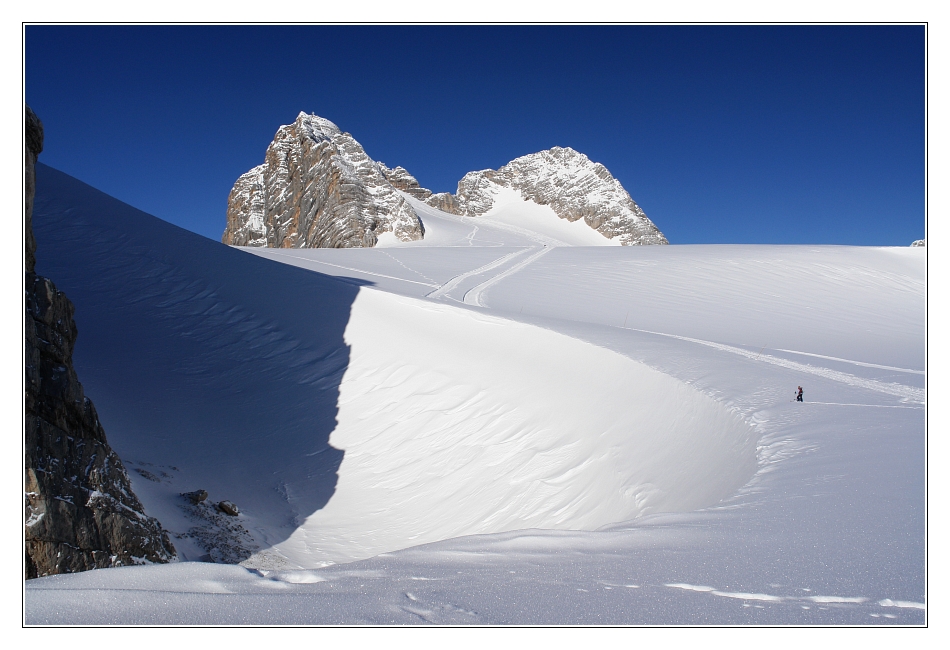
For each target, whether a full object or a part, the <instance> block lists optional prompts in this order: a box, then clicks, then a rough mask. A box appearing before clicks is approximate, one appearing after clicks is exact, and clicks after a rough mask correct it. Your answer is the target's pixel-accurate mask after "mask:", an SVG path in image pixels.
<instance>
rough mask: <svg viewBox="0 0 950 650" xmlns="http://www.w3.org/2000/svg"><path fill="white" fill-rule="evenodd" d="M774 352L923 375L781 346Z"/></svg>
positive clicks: (922, 372) (922, 373)
mask: <svg viewBox="0 0 950 650" xmlns="http://www.w3.org/2000/svg"><path fill="white" fill-rule="evenodd" d="M775 351H776V352H788V353H789V354H801V355H802V356H806V357H815V358H818V359H827V360H828V361H840V362H842V363H850V364H851V365H854V366H863V367H865V368H878V369H880V370H893V371H894V372H906V373H909V374H912V375H925V374H927V373H925V372H924V371H923V370H911V369H910V368H896V367H894V366H882V365H880V364H878V363H866V362H864V361H853V360H851V359H841V358H839V357H829V356H827V355H824V354H814V353H812V352H799V351H798V350H783V349H782V348H776V349H775Z"/></svg>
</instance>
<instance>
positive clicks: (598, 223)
mask: <svg viewBox="0 0 950 650" xmlns="http://www.w3.org/2000/svg"><path fill="white" fill-rule="evenodd" d="M501 187H505V188H510V189H514V190H518V191H519V192H520V193H521V196H522V198H524V199H525V200H526V201H533V202H534V203H537V204H539V205H548V206H550V207H551V208H552V209H553V210H554V212H555V214H557V216H558V217H560V218H561V219H567V220H568V221H577V220H578V219H583V220H584V222H585V223H586V224H587V225H588V226H590V227H591V228H593V229H594V230H596V231H598V232H599V233H601V234H602V235H603V236H604V237H607V238H608V239H613V238H614V237H619V238H620V242H621V243H622V244H624V245H626V246H630V245H644V244H668V243H669V242H668V241H667V239H666V237H665V236H664V235H663V233H661V232H660V231H659V229H657V227H656V226H655V225H654V224H653V222H652V221H650V219H649V218H647V216H646V214H645V213H644V212H643V210H642V209H641V208H640V206H639V205H637V204H636V203H635V202H634V200H633V199H632V198H630V194H628V193H627V191H626V190H625V189H624V188H623V186H622V185H621V184H620V181H618V180H617V179H616V178H614V177H613V176H612V175H611V173H610V172H609V171H607V168H606V167H604V166H603V165H602V164H600V163H595V162H593V161H591V160H590V158H588V157H587V156H585V155H584V154H582V153H580V152H578V151H575V150H574V149H571V148H570V147H553V148H551V149H548V150H547V151H540V152H538V153H533V154H528V155H527V156H521V157H520V158H516V159H514V160H512V161H511V162H510V163H508V164H507V165H505V166H504V167H501V168H499V169H497V170H490V169H488V170H482V171H477V172H469V173H468V174H466V175H465V176H464V177H463V178H462V180H461V181H459V184H458V192H457V193H456V195H455V200H456V202H457V205H458V207H457V209H456V214H463V215H468V216H480V215H482V214H485V213H486V212H488V211H489V210H490V209H491V208H492V206H493V205H494V197H495V194H496V193H497V188H501ZM427 202H429V203H430V204H431V198H430V199H428V200H427Z"/></svg>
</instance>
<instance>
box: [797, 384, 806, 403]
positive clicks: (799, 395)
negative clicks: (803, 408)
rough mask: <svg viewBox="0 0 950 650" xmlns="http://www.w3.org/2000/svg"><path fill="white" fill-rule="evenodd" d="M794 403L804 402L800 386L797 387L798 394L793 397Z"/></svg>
mask: <svg viewBox="0 0 950 650" xmlns="http://www.w3.org/2000/svg"><path fill="white" fill-rule="evenodd" d="M795 401H796V402H804V401H805V400H804V399H802V387H801V386H799V387H798V394H797V395H796V396H795Z"/></svg>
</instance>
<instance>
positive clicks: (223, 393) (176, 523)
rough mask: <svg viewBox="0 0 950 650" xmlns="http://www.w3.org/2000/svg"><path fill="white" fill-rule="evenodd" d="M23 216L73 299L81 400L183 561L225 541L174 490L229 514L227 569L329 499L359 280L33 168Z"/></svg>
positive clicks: (50, 273) (51, 273)
mask: <svg viewBox="0 0 950 650" xmlns="http://www.w3.org/2000/svg"><path fill="white" fill-rule="evenodd" d="M33 223H34V229H35V232H36V238H37V241H38V248H39V256H38V257H39V263H38V265H37V272H38V273H40V274H42V275H44V276H47V277H50V278H52V279H53V281H54V282H55V283H56V285H57V287H58V288H59V289H60V290H62V291H65V292H66V294H67V295H68V296H69V298H70V299H71V300H72V301H73V303H74V304H75V306H76V321H77V323H78V327H79V334H80V335H79V338H78V342H77V345H76V349H75V363H76V368H77V370H78V373H79V376H80V377H81V378H82V381H83V384H84V386H85V388H86V391H87V394H88V395H89V396H90V397H91V398H92V399H93V400H94V402H95V403H96V405H97V408H98V410H99V413H100V415H101V418H102V422H103V426H104V427H105V430H106V433H107V435H108V437H109V441H110V443H111V444H112V446H113V447H114V448H115V450H116V452H117V453H118V454H119V455H120V456H121V457H122V458H123V459H124V460H125V461H126V462H127V465H128V468H129V469H130V470H133V471H132V473H131V476H132V478H133V485H134V488H135V490H136V491H137V492H138V493H139V496H140V498H142V500H143V502H144V503H145V505H146V508H147V509H148V511H149V514H152V515H154V516H157V517H158V518H159V519H160V520H161V521H162V522H163V524H164V525H165V526H166V527H168V528H169V529H170V530H171V531H172V532H173V533H177V534H176V535H175V540H174V541H175V544H176V546H177V547H178V549H179V551H180V554H181V555H182V557H183V559H196V554H198V553H201V552H202V549H203V550H205V551H207V550H209V549H208V544H213V542H214V540H213V539H209V538H208V535H209V534H210V535H211V537H214V534H217V533H221V532H224V535H225V537H227V534H226V531H222V530H218V528H220V524H221V523H222V521H221V520H222V517H221V516H220V515H216V514H215V513H214V512H213V510H212V509H211V508H205V509H204V511H203V512H199V511H197V510H195V509H192V511H190V512H189V509H188V508H187V506H185V505H184V504H185V500H184V499H183V498H182V497H180V496H179V493H180V492H183V491H187V490H195V489H205V490H207V491H208V492H209V502H216V501H219V500H222V499H228V500H231V501H233V502H235V503H237V504H238V505H239V507H240V508H241V510H242V515H241V517H240V518H238V519H237V520H227V518H224V519H225V520H227V521H228V523H227V524H224V525H225V527H227V526H228V525H229V524H236V523H240V524H241V525H242V526H243V527H246V529H248V530H247V531H246V532H242V533H241V535H243V537H241V535H238V538H234V535H231V537H232V538H234V539H231V542H232V543H231V549H230V555H228V556H227V558H226V559H227V561H239V560H242V559H245V558H247V557H248V556H249V555H250V554H251V553H252V552H253V550H255V548H254V547H255V546H257V547H263V546H265V545H266V546H270V545H273V544H276V543H278V542H280V541H282V540H283V539H285V538H286V537H287V536H289V535H290V534H291V533H292V532H293V531H294V530H295V529H296V527H297V526H298V525H299V523H300V522H301V521H302V520H303V519H304V518H306V517H307V516H309V515H310V514H312V513H314V512H315V511H317V510H319V509H320V508H322V507H323V506H324V505H325V504H326V503H327V501H328V500H329V499H330V497H331V496H332V495H333V493H334V491H335V489H336V484H337V478H338V476H337V470H338V468H339V466H340V463H341V462H342V459H343V452H342V451H341V450H338V449H335V448H333V447H332V446H330V444H329V436H330V433H331V432H332V431H333V430H334V428H335V426H336V418H337V400H338V397H339V384H340V381H341V378H342V376H343V374H344V372H345V370H346V368H347V366H348V364H349V357H350V354H349V348H348V346H347V345H346V344H345V343H344V340H343V333H344V329H345V328H346V325H347V322H348V320H349V316H350V307H351V305H352V303H353V301H354V299H355V298H356V295H357V292H358V291H359V286H358V285H359V284H365V283H364V282H361V281H340V280H338V279H331V278H328V277H326V276H323V275H319V274H316V273H312V272H310V271H305V270H303V269H297V268H294V267H290V266H286V265H282V264H275V263H273V262H271V261H269V260H265V259H261V258H258V257H256V256H252V255H247V254H244V253H241V252H239V251H236V250H232V249H230V248H228V247H227V246H224V245H223V244H219V243H217V242H213V241H211V240H208V239H205V238H203V237H201V236H198V235H196V234H193V233H191V232H188V231H185V230H183V229H181V228H178V227H176V226H173V225H171V224H168V223H165V222H163V221H161V220H159V219H157V218H155V217H152V216H150V215H148V214H145V213H143V212H141V211H139V210H137V209H135V208H132V207H131V206H129V205H126V204H124V203H122V202H120V201H118V200H116V199H114V198H112V197H110V196H108V195H106V194H103V193H102V192H99V191H98V190H96V189H94V188H92V187H90V186H88V185H86V184H84V183H82V182H80V181H78V180H76V179H74V178H72V177H70V176H67V175H66V174H63V173H62V172H59V171H57V170H55V169H53V168H51V167H48V166H45V165H42V164H40V165H38V167H37V194H36V207H35V209H34V217H33ZM136 472H137V473H136ZM143 477H144V478H143ZM144 479H148V480H144ZM202 516H203V517H204V519H202ZM212 520H216V521H217V524H218V526H217V528H216V524H215V522H214V521H212ZM231 528H234V526H233V525H231ZM238 528H240V527H238ZM189 529H190V530H191V532H192V533H196V532H197V533H201V531H202V530H203V531H204V533H205V535H204V537H205V539H204V542H205V544H204V546H202V544H201V543H196V542H195V541H194V538H195V537H196V535H195V534H190V535H189V534H188V532H186V531H188V530H189ZM212 533H214V534H212ZM248 534H249V535H250V537H252V538H253V541H252V540H251V539H249V537H248ZM197 537H201V535H200V534H198V535H197ZM219 537H220V535H219ZM242 540H243V541H242ZM219 541H221V540H220V539H219ZM224 541H225V543H227V540H224ZM199 557H200V556H199ZM222 557H223V556H221V555H220V554H219V556H218V557H215V556H214V554H213V553H212V556H211V557H210V558H208V557H206V558H204V559H217V560H219V561H220V560H222ZM278 564H279V562H278Z"/></svg>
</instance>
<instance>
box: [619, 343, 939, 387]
mask: <svg viewBox="0 0 950 650" xmlns="http://www.w3.org/2000/svg"><path fill="white" fill-rule="evenodd" d="M621 329H628V330H631V331H634V332H643V333H644V334H655V335H657V336H666V337H668V338H673V339H678V340H680V341H689V342H690V343H698V344H699V345H705V346H707V347H710V348H714V349H716V350H722V351H723V352H729V353H731V354H736V355H739V356H743V357H746V358H747V359H752V360H753V361H762V362H765V363H770V364H772V365H775V366H781V367H782V368H788V369H789V370H795V371H797V372H806V373H808V374H811V375H818V376H819V377H824V378H825V379H831V380H832V381H837V382H840V383H842V384H848V385H849V386H855V387H858V388H865V389H867V390H873V391H876V392H878V393H885V394H887V395H893V396H895V397H900V398H901V399H904V400H908V401H914V402H917V403H918V404H924V403H925V401H926V391H924V390H922V389H920V388H914V387H913V386H905V385H904V384H896V383H892V382H883V381H877V380H875V379H864V378H862V377H856V376H855V375H851V374H848V373H846V372H840V371H838V370H832V369H831V368H823V367H821V366H812V365H809V364H805V363H798V362H797V361H790V360H788V359H781V358H779V357H773V356H772V355H769V354H758V353H756V352H750V351H748V350H743V349H742V348H737V347H734V346H731V345H725V344H723V343H714V342H712V341H704V340H702V339H694V338H690V337H688V336H679V335H677V334H665V333H663V332H653V331H650V330H642V329H637V328H634V327H622V328H621Z"/></svg>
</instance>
